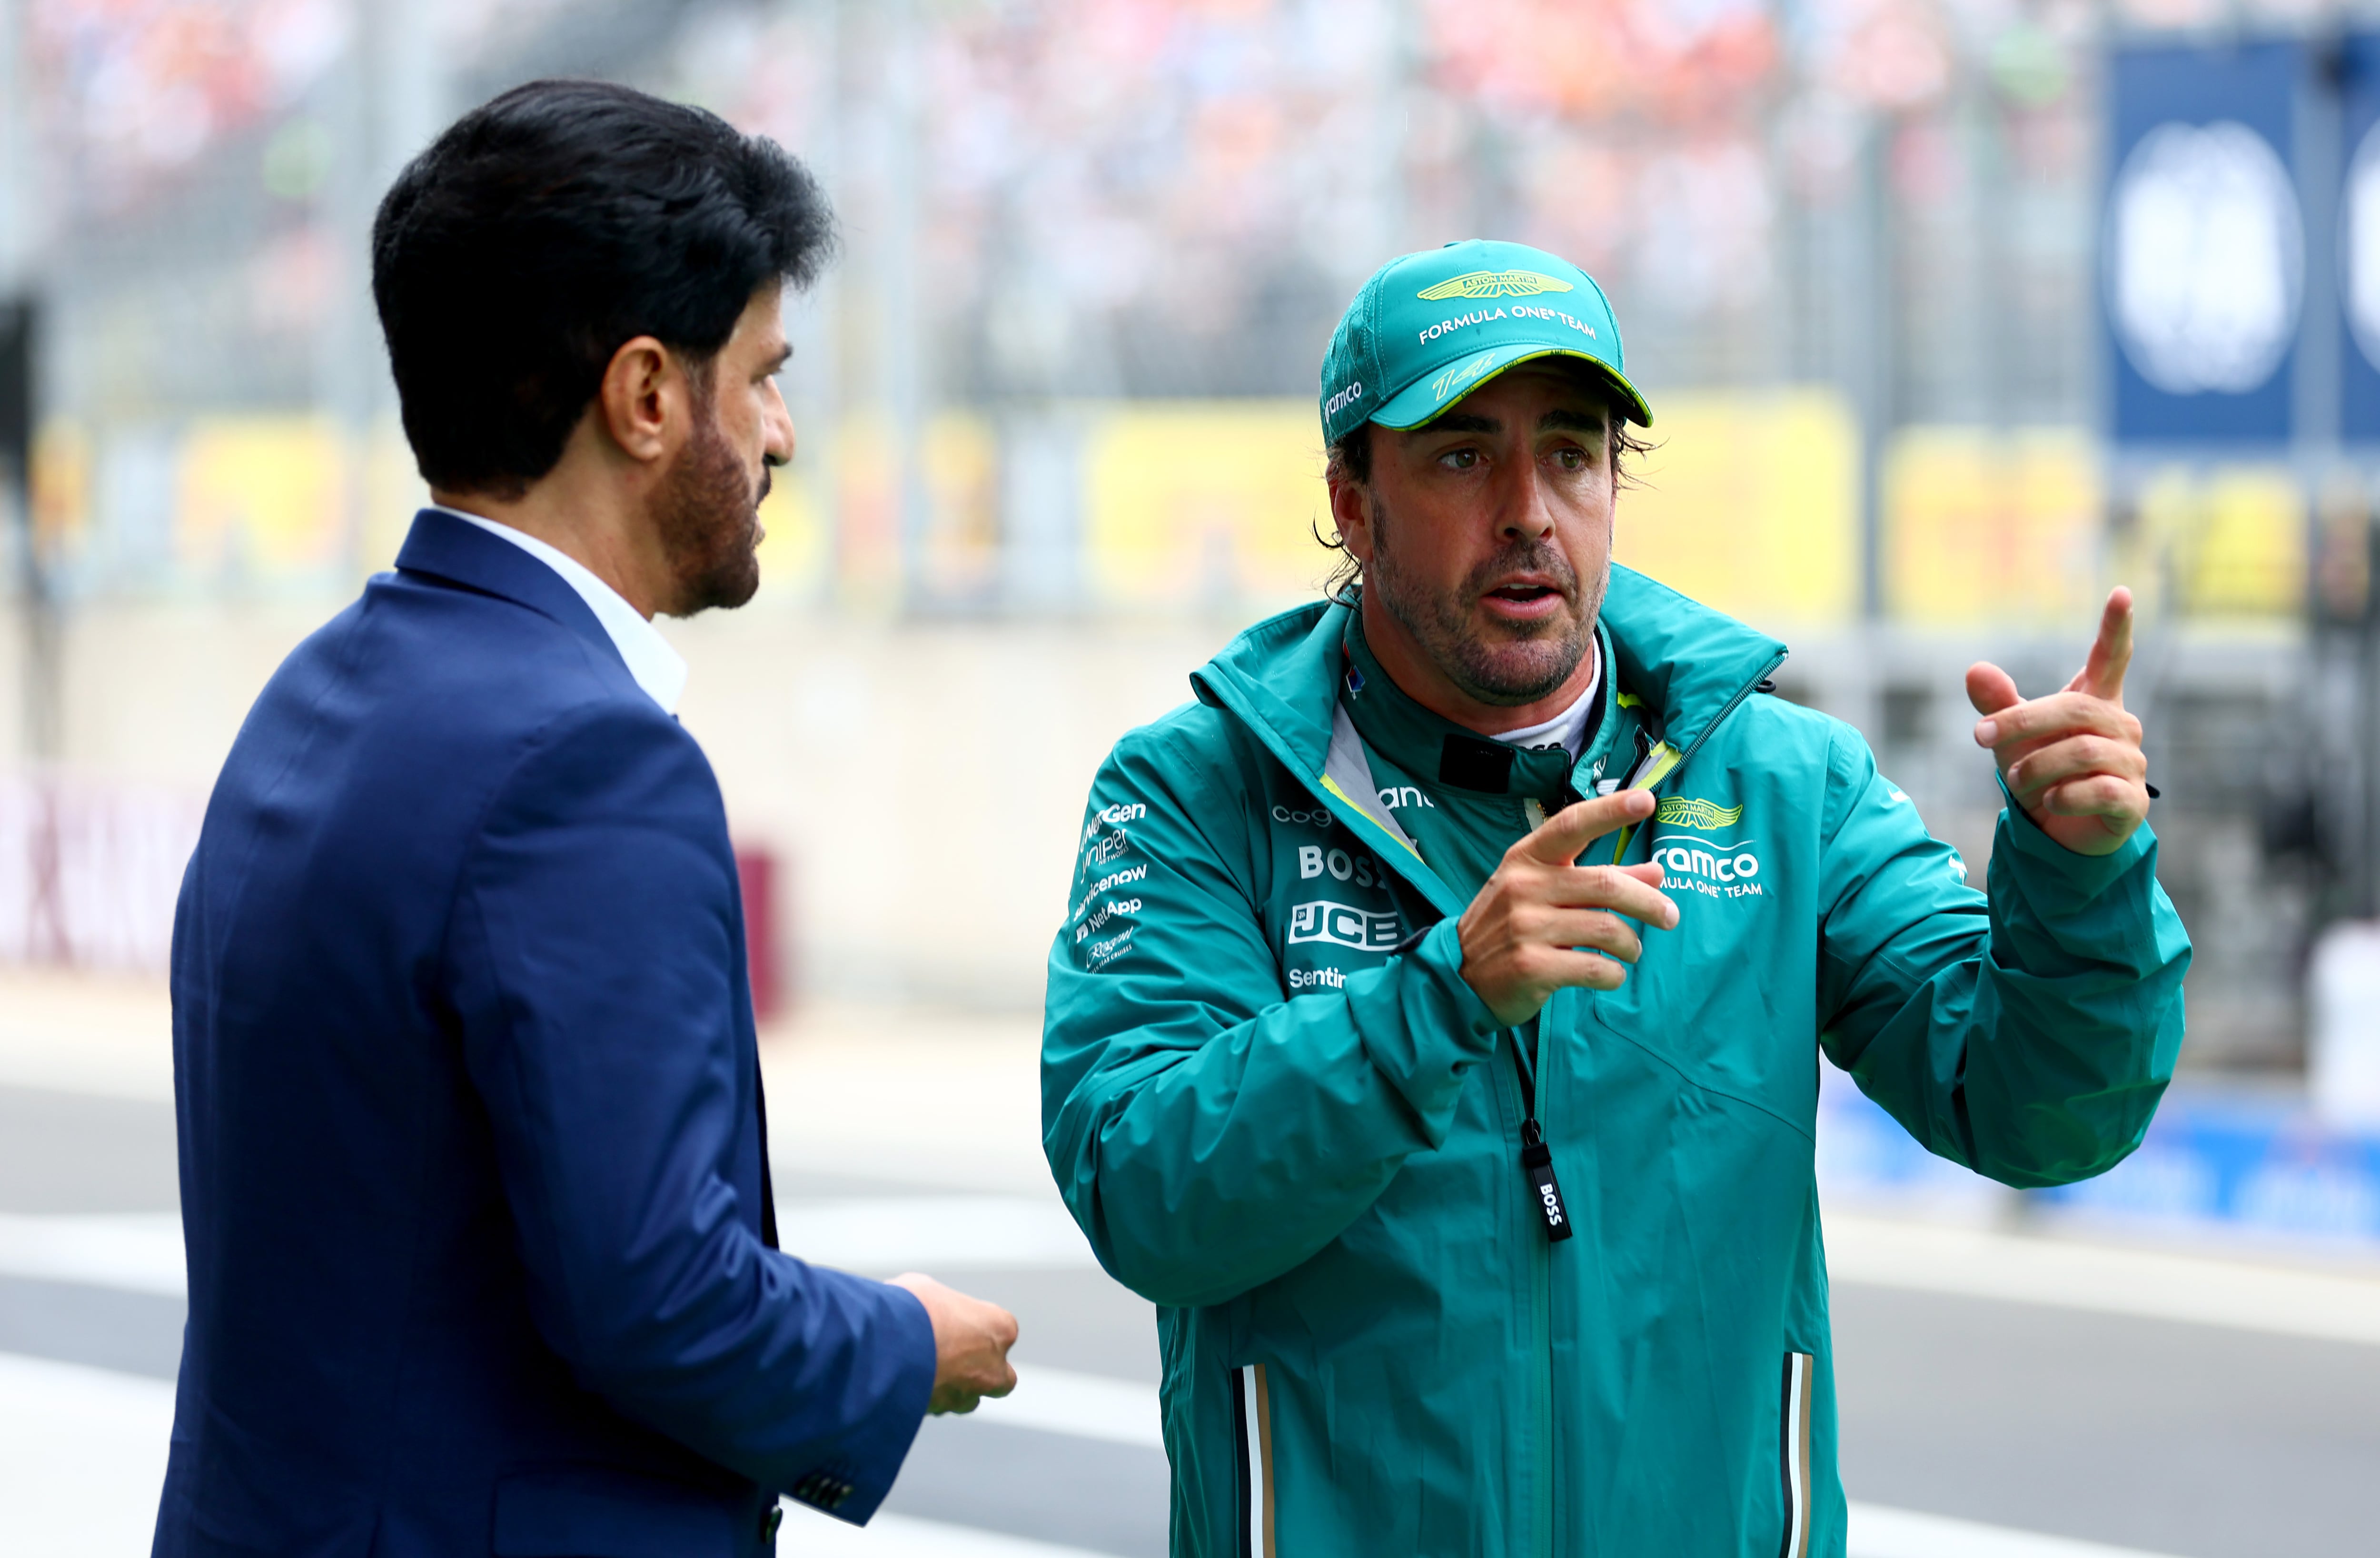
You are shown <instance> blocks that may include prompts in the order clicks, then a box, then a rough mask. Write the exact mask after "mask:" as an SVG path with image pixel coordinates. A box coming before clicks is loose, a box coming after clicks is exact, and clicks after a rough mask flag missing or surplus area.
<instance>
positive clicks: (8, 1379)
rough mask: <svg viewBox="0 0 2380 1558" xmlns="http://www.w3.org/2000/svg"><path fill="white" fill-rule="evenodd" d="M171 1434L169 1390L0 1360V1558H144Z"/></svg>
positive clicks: (9, 1357)
mask: <svg viewBox="0 0 2380 1558" xmlns="http://www.w3.org/2000/svg"><path fill="white" fill-rule="evenodd" d="M173 1429H174V1387H173V1386H172V1385H170V1384H168V1383H167V1382H164V1381H163V1380H149V1379H143V1378H141V1377H140V1376H139V1375H135V1374H118V1373H116V1372H115V1371H114V1370H112V1369H85V1368H82V1367H80V1366H79V1365H76V1364H71V1363H54V1362H51V1361H50V1360H49V1359H47V1358H38V1357H18V1356H16V1355H14V1354H11V1353H0V1552H5V1553H6V1554H8V1558H140V1555H141V1554H145V1553H146V1552H148V1551H149V1543H150V1539H151V1538H152V1537H153V1536H154V1535H155V1534H156V1528H157V1494H158V1492H159V1491H160V1490H162V1489H163V1488H164V1485H165V1446H166V1441H167V1440H168V1438H169V1437H171V1435H172V1433H173Z"/></svg>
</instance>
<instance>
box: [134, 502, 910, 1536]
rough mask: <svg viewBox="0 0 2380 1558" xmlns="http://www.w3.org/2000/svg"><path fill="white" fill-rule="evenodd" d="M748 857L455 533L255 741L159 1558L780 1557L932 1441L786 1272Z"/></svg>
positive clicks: (547, 606) (689, 781)
mask: <svg viewBox="0 0 2380 1558" xmlns="http://www.w3.org/2000/svg"><path fill="white" fill-rule="evenodd" d="M745 967H746V966H745V955H744V918H743V909H742V905H741V903H740V900H739V898H738V895H737V889H736V878H735V859H734V857H733V855H732V854H731V852H730V850H729V846H728V841H727V824H726V815H725V812H724V809H722V805H721V801H720V796H719V789H718V785H717V784H716V782H715V781H714V780H713V778H712V776H711V773H710V765H709V763H708V762H706V761H704V758H703V755H702V751H701V749H700V748H698V746H696V744H695V742H694V740H693V738H692V737H691V736H688V735H686V732H685V731H684V730H682V729H681V728H679V726H678V724H677V722H676V721H674V720H673V719H672V718H671V717H670V716H669V715H667V714H665V713H663V712H662V711H661V710H660V709H659V708H658V707H657V706H656V705H655V704H654V703H653V700H651V699H650V698H649V697H647V696H646V694H645V693H644V692H643V690H642V689H641V688H638V687H637V684H636V682H635V681H634V680H632V679H631V678H630V676H629V675H628V671H627V667H626V666H625V664H624V663H622V662H621V660H620V657H619V653H618V651H616V650H614V649H613V645H612V642H611V640H610V639H608V638H607V637H605V635H604V633H603V630H602V628H601V626H599V625H598V623H597V622H596V619H595V615H594V614H593V613H592V612H591V611H589V609H588V607H587V604H586V603H585V602H584V601H583V600H581V599H580V598H579V597H578V595H577V593H576V592H575V591H573V590H571V588H570V587H569V585H567V584H566V583H565V582H564V581H563V579H562V578H560V577H559V576H558V575H556V574H555V573H554V572H553V570H552V569H551V568H549V567H547V566H545V565H544V564H543V563H540V561H538V560H537V559H536V558H535V557H533V556H531V555H529V554H528V553H526V552H524V551H522V550H521V549H520V548H518V547H516V546H513V545H511V544H509V543H508V542H504V540H502V539H501V538H499V537H495V536H492V535H489V534H487V533H485V532H484V531H481V530H479V529H475V528H474V527H472V526H470V525H468V524H465V523H464V522H462V521H461V520H459V519H456V518H455V517H452V516H450V515H444V514H440V513H437V512H435V511H425V512H423V513H422V514H421V515H419V517H417V518H416V519H415V520H414V524H413V529H412V533H411V535H410V536H409V537H408V538H407V542H406V543H405V548H404V550H403V552H402V553H400V554H398V557H397V571H396V572H395V573H394V574H383V575H381V576H379V577H378V578H374V579H373V580H372V581H371V582H370V585H369V586H368V587H366V589H365V590H364V592H363V596H362V598H361V599H360V600H358V602H357V603H355V604H353V605H351V606H349V607H348V608H347V609H346V611H344V612H342V613H340V615H338V616H337V617H335V618H334V619H333V620H332V622H331V623H330V624H329V625H327V626H326V627H323V628H322V630H321V631H319V632H317V633H315V634H314V635H313V636H312V637H311V638H310V639H307V640H306V641H305V642H304V643H303V644H301V645H300V646H298V648H297V651H295V652H293V653H292V654H291V655H290V656H289V658H288V659H287V660H286V661H285V662H284V663H283V664H282V666H281V669H280V670H279V671H278V672H277V673H275V675H274V676H273V680H272V682H271V684H270V685H269V686H267V687H266V688H265V690H264V693H263V696H262V697H261V698H260V699H259V700H257V703H256V707H255V708H254V709H253V710H252V711H250V712H249V717H248V722H247V724H245V725H243V726H242V727H241V730H240V733H239V739H238V741H237V744H235V746H234V747H233V749H232V752H231V757H230V759H229V761H227V762H226V763H225V766H224V771H223V774H222V776H221V778H219V779H218V780H217V781H216V784H215V789H214V795H213V797H212V799H211V800H210V801H209V803H208V807H207V815H206V824H205V828H204V831H203V832H202V834H200V841H199V846H198V850H197V852H196V854H195V855H194V856H193V857H192V858H191V860H190V864H189V869H188V874H187V875H186V877H185V878H184V881H183V884H182V895H181V903H180V907H179V909H178V912H177V913H176V919H175V926H174V1081H175V1095H176V1108H177V1110H178V1113H179V1116H180V1126H181V1178H182V1225H183V1230H184V1235H185V1237H186V1239H187V1240H188V1259H189V1274H190V1305H189V1324H188V1333H187V1335H186V1340H185V1342H184V1345H183V1350H182V1369H181V1382H180V1387H179V1392H178V1394H177V1397H176V1406H175V1413H174V1440H173V1451H172V1455H171V1459H170V1463H169V1466H168V1469H167V1471H166V1475H165V1488H164V1499H163V1501H162V1505H161V1508H160V1510H159V1514H158V1520H157V1538H156V1544H155V1552H156V1554H157V1555H158V1558H185V1555H190V1558H196V1555H200V1554H215V1553H234V1552H237V1553H242V1554H255V1553H273V1554H292V1555H294V1554H317V1553H319V1554H333V1553H338V1554H349V1553H352V1554H356V1555H358V1558H362V1555H363V1554H367V1553H370V1554H372V1555H373V1558H415V1555H420V1558H431V1555H433V1554H434V1555H436V1558H452V1555H455V1554H467V1553H491V1554H507V1555H531V1554H542V1555H553V1558H561V1555H571V1558H688V1555H706V1558H707V1555H711V1554H719V1555H722V1558H723V1555H727V1554H735V1555H738V1558H741V1555H745V1554H751V1553H756V1552H767V1551H769V1550H770V1549H771V1545H772V1543H771V1531H772V1530H773V1528H774V1519H773V1517H774V1515H775V1509H776V1502H777V1497H778V1494H779V1492H780V1491H784V1492H788V1493H791V1494H793V1495H794V1496H795V1497H796V1498H798V1499H802V1500H805V1501H806V1502H808V1503H814V1504H817V1505H819V1506H820V1507H822V1508H828V1509H831V1510H832V1513H834V1514H836V1515H840V1516H841V1517H843V1518H845V1519H851V1520H865V1519H866V1518H867V1517H868V1515H870V1514H871V1513H873V1512H874V1510H875V1508H876V1506H877V1504H878V1503H880V1501H881V1500H882V1499H883V1497H884V1495H885V1493H886V1491H888V1490H889V1489H890V1488H891V1486H892V1479H893V1476H894V1474H895V1473H896V1472H897V1471H898V1470H899V1468H900V1465H901V1460H902V1457H903V1456H905V1455H906V1454H907V1453H908V1448H909V1444H910V1441H911V1440H912V1438H913V1437H914V1436H915V1435H916V1433H917V1424H918V1422H919V1420H920V1419H921V1418H923V1416H924V1415H925V1410H926V1404H927V1399H928V1397H929V1394H931V1391H932V1386H933V1375H934V1343H933V1331H932V1327H931V1325H930V1324H929V1321H928V1320H927V1318H926V1312H925V1308H924V1307H923V1306H922V1305H921V1304H919V1303H918V1302H917V1299H916V1298H915V1297H913V1296H910V1295H909V1294H907V1293H905V1292H903V1291H901V1290H900V1289H898V1288H893V1287H889V1286H886V1285H885V1284H881V1283H874V1282H865V1281H862V1280H860V1279H858V1278H856V1277H849V1276H845V1275H843V1274H842V1273H840V1272H829V1271H823V1270H820V1269H817V1268H814V1267H810V1266H807V1265H805V1264H804V1263H803V1262H801V1261H800V1260H795V1259H793V1258H792V1257H790V1256H787V1255H784V1254H781V1253H779V1252H778V1251H777V1250H776V1249H775V1248H772V1247H773V1245H774V1242H775V1241H774V1237H773V1235H774V1226H775V1225H774V1217H773V1213H771V1212H770V1211H768V1200H767V1185H768V1171H767V1164H766V1146H765V1143H764V1140H763V1130H764V1126H763V1124H762V1120H761V1114H760V1098H759V1054H758V1051H757V1050H756V1048H755V1046H754V1042H753V1029H752V1003H751V996H750V991H749V988H748V986H747V980H746V974H745Z"/></svg>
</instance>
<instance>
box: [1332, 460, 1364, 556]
mask: <svg viewBox="0 0 2380 1558" xmlns="http://www.w3.org/2000/svg"><path fill="white" fill-rule="evenodd" d="M1330 522H1331V523H1332V524H1333V525H1336V526H1338V527H1339V539H1340V541H1341V542H1342V543H1344V544H1345V546H1346V548H1347V552H1348V554H1349V555H1350V556H1352V557H1354V559H1355V561H1356V562H1358V563H1361V564H1363V565H1364V566H1366V567H1369V566H1371V563H1372V505H1371V493H1369V492H1368V491H1367V490H1366V489H1365V488H1364V487H1363V486H1361V485H1359V484H1358V483H1357V482H1355V481H1354V480H1353V479H1351V478H1349V477H1346V476H1341V475H1333V476H1332V477H1331V478H1330Z"/></svg>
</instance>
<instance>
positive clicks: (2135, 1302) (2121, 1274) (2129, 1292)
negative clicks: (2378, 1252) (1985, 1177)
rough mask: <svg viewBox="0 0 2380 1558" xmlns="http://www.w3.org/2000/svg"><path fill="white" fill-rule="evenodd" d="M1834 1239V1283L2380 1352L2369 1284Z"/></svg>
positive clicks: (2071, 1250)
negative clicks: (2267, 1335) (2251, 1333)
mask: <svg viewBox="0 0 2380 1558" xmlns="http://www.w3.org/2000/svg"><path fill="white" fill-rule="evenodd" d="M1826 1237H1827V1275H1828V1279H1829V1280H1830V1281H1833V1282H1842V1283H1867V1284H1873V1285H1876V1286H1879V1287H1898V1288H1904V1289H1908V1290H1911V1291H1914V1292H1921V1293H1947V1294H1953V1295H1956V1296H1961V1297H1966V1298H1993V1299H1998V1300H2001V1301H2003V1302H2007V1303H2016V1304H2046V1305H2051V1306H2054V1307H2057V1308H2070V1309H2093V1310H2097V1311H2099V1312H2101V1313H2104V1314H2119V1315H2132V1316H2137V1317H2140V1318H2142V1319H2147V1320H2171V1321H2187V1322H2189V1323H2191V1324H2194V1325H2222V1326H2230V1327H2233V1328H2235V1329H2239V1330H2244V1331H2262V1332H2266V1333H2272V1334H2275V1335H2281V1336H2305V1337H2312V1338H2314V1339H2316V1340H2319V1341H2325V1342H2353V1343H2359V1344H2362V1345H2367V1346H2380V1282H2376V1281H2374V1280H2373V1279H2371V1278H2369V1277H2358V1276H2347V1275H2341V1274H2334V1273H2331V1272H2305V1271H2294V1270H2290V1269H2289V1268H2287V1267H2279V1266H2259V1265H2252V1264H2249V1263H2248V1262H2246V1261H2240V1260H2211V1259H2208V1258H2206V1257H2204V1256H2196V1255H2177V1254H2169V1253H2167V1252H2165V1251H2162V1250H2144V1249H2125V1248H2118V1247H2114V1246H2108V1245H2092V1244H2083V1243H2080V1242H2077V1241H2073V1240H2069V1239H2058V1238H2035V1237H2031V1236H2028V1235H2022V1234H2001V1233H1994V1232H1991V1231H1990V1230H1987V1229H1982V1228H1955V1227H1944V1226H1941V1225H1939V1224H1933V1223H1894V1222H1888V1221H1886V1220H1883V1219H1879V1218H1867V1217H1849V1216H1842V1215H1840V1214H1839V1215H1836V1216H1832V1217H1829V1218H1828V1219H1827V1222H1826Z"/></svg>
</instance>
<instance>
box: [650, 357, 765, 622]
mask: <svg viewBox="0 0 2380 1558" xmlns="http://www.w3.org/2000/svg"><path fill="white" fill-rule="evenodd" d="M769 486H770V475H769V469H768V468H767V467H766V466H763V467H761V469H760V481H759V487H758V489H757V490H756V489H755V488H754V486H753V482H752V479H751V478H750V477H749V476H747V475H746V474H745V473H744V462H743V460H742V459H741V458H740V457H738V456H737V455H736V453H735V447H734V446H733V445H731V444H729V443H728V442H727V440H726V438H725V436H724V435H722V433H721V432H720V431H719V423H718V420H717V419H716V418H714V417H713V416H712V415H711V413H710V408H709V407H708V406H703V405H699V404H698V406H697V407H696V416H695V432H694V436H693V437H692V438H691V439H689V440H688V441H687V443H686V447H685V448H684V449H683V450H681V451H679V453H678V456H677V460H676V462H675V463H674V464H673V465H672V466H671V467H670V469H669V474H667V475H666V476H664V477H662V482H661V486H660V488H659V489H658V490H657V491H656V492H655V493H654V495H653V505H654V515H655V518H656V519H657V520H658V521H659V523H660V529H661V538H662V555H663V556H664V557H666V558H667V559H668V560H669V568H670V577H671V578H673V579H674V581H675V582H676V585H677V604H676V605H675V607H674V609H673V610H672V611H671V612H670V614H669V615H672V616H692V615H694V614H695V613H697V612H701V611H709V610H710V608H711V607H713V606H726V607H730V608H733V607H735V606H740V605H742V604H743V603H745V602H747V601H748V600H750V599H751V598H752V593H753V591H754V590H758V589H759V588H760V557H759V544H760V516H759V507H760V504H761V501H762V500H763V499H765V498H766V497H768V495H769Z"/></svg>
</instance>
